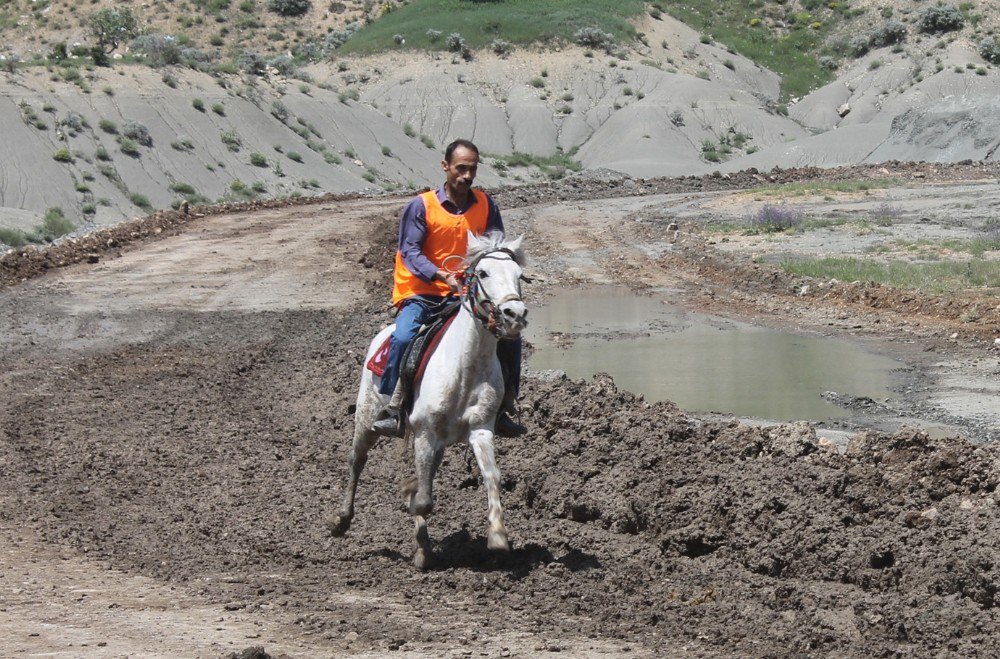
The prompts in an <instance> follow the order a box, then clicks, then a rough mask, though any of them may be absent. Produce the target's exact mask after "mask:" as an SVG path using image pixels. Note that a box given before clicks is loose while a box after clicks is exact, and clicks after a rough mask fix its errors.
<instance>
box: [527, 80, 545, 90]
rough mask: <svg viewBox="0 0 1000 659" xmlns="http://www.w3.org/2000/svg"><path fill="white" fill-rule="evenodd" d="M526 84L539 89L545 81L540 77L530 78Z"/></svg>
mask: <svg viewBox="0 0 1000 659" xmlns="http://www.w3.org/2000/svg"><path fill="white" fill-rule="evenodd" d="M528 84H529V85H531V86H532V87H534V88H535V89H541V88H542V87H544V86H545V81H544V80H542V79H541V78H532V79H531V81H530V82H529V83H528Z"/></svg>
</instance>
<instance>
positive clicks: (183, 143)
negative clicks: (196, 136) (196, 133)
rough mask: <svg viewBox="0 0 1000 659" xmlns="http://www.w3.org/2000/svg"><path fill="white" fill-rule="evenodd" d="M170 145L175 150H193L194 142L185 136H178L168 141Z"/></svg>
mask: <svg viewBox="0 0 1000 659" xmlns="http://www.w3.org/2000/svg"><path fill="white" fill-rule="evenodd" d="M170 147H171V148H172V149H174V150H175V151H193V150H194V142H192V141H191V139H190V138H187V137H179V138H177V139H176V140H174V141H173V142H171V143H170Z"/></svg>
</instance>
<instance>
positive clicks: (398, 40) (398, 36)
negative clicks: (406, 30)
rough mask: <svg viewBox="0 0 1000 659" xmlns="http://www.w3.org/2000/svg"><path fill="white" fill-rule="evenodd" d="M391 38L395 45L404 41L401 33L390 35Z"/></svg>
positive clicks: (400, 44)
mask: <svg viewBox="0 0 1000 659" xmlns="http://www.w3.org/2000/svg"><path fill="white" fill-rule="evenodd" d="M392 40H393V42H395V43H396V45H397V46H402V45H403V44H404V43H406V38H405V37H404V36H403V35H402V34H394V35H392Z"/></svg>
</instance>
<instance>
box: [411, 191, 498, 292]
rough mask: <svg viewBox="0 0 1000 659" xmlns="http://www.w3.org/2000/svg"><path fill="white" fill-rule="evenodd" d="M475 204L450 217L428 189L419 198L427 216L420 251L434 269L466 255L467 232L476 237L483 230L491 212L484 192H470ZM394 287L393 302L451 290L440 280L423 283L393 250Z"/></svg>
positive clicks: (433, 192)
mask: <svg viewBox="0 0 1000 659" xmlns="http://www.w3.org/2000/svg"><path fill="white" fill-rule="evenodd" d="M472 193H473V194H474V195H476V203H474V204H472V205H471V206H470V207H469V209H468V210H467V211H465V213H463V214H461V215H452V214H451V213H449V212H448V211H446V210H445V209H444V206H442V205H441V202H440V201H438V198H437V193H436V192H435V191H434V190H428V191H427V192H425V193H423V194H422V195H420V198H421V199H422V200H423V202H424V214H425V215H426V216H427V233H426V234H425V236H424V244H423V247H422V248H421V251H422V252H423V254H424V256H426V257H427V258H428V259H429V260H430V262H431V263H433V264H434V265H435V266H437V268H438V269H439V270H440V269H443V266H444V260H445V259H446V258H448V257H449V256H452V255H455V254H457V255H459V256H465V253H466V252H467V251H468V249H469V245H468V242H469V236H468V232H469V231H471V232H472V233H473V234H475V235H477V236H481V235H483V233H484V232H485V231H486V220H487V218H488V216H489V213H490V205H489V202H488V201H487V200H486V193H485V192H482V191H480V190H473V191H472ZM393 279H394V280H395V285H394V286H393V288H392V303H393V304H394V305H397V306H399V303H400V302H402V301H403V300H406V299H407V298H410V297H413V296H414V295H441V296H444V295H448V293H450V292H451V289H450V288H448V284H446V283H445V282H443V281H437V280H434V281H431V282H426V281H424V280H422V279H420V278H419V277H417V276H416V275H415V274H413V273H412V272H410V270H409V269H408V268H407V267H406V265H404V264H403V255H402V254H401V253H400V252H399V251H398V250H397V251H396V272H395V274H394V275H393Z"/></svg>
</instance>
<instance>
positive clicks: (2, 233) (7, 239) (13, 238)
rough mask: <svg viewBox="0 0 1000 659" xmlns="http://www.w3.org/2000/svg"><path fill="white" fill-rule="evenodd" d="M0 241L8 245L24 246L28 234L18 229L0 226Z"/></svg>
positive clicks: (26, 242)
mask: <svg viewBox="0 0 1000 659" xmlns="http://www.w3.org/2000/svg"><path fill="white" fill-rule="evenodd" d="M0 243H3V244H4V245H7V246H9V247H15V248H17V247H24V246H25V245H26V244H28V236H27V234H25V233H24V232H23V231H18V230H17V229H5V228H3V227H0Z"/></svg>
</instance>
